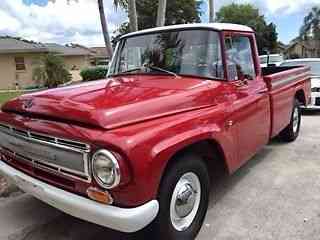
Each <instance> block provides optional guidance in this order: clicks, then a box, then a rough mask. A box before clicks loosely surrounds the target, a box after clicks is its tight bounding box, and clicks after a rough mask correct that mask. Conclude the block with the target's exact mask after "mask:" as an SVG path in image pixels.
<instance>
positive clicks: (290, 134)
mask: <svg viewBox="0 0 320 240" xmlns="http://www.w3.org/2000/svg"><path fill="white" fill-rule="evenodd" d="M300 125H301V107H300V103H299V101H298V100H297V99H295V101H294V105H293V110H292V114H291V120H290V123H289V125H288V126H287V127H286V128H285V129H284V130H283V131H282V132H281V133H280V138H281V139H282V140H283V141H285V142H293V141H294V140H296V139H297V137H298V136H299V133H300Z"/></svg>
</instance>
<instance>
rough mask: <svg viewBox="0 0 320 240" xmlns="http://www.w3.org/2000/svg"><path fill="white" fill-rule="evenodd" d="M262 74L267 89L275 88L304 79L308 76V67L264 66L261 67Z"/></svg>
mask: <svg viewBox="0 0 320 240" xmlns="http://www.w3.org/2000/svg"><path fill="white" fill-rule="evenodd" d="M262 75H263V78H264V80H265V82H266V83H267V86H268V88H269V90H274V89H275V88H278V87H282V86H284V85H285V86H287V85H292V84H296V83H297V82H300V81H305V80H306V79H307V78H309V77H310V68H309V67H303V66H302V67H300V66H293V67H265V68H262Z"/></svg>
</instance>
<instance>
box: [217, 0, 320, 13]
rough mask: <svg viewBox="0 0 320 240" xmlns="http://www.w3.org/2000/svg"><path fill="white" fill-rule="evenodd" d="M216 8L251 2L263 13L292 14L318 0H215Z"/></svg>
mask: <svg viewBox="0 0 320 240" xmlns="http://www.w3.org/2000/svg"><path fill="white" fill-rule="evenodd" d="M215 2H216V8H217V10H219V9H220V8H221V7H222V6H224V5H227V4H231V3H252V4H254V5H255V6H257V7H259V9H260V10H261V11H262V12H263V13H265V14H284V15H289V14H294V13H299V12H300V13H301V12H306V11H308V10H310V9H311V7H312V6H315V5H319V4H320V0H215Z"/></svg>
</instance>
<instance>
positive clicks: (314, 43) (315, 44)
mask: <svg viewBox="0 0 320 240" xmlns="http://www.w3.org/2000/svg"><path fill="white" fill-rule="evenodd" d="M296 45H301V46H303V47H304V48H306V49H310V50H313V49H317V48H319V41H318V40H299V39H295V40H294V41H292V42H291V43H290V45H289V46H288V48H287V50H289V49H291V48H293V47H295V46H296Z"/></svg>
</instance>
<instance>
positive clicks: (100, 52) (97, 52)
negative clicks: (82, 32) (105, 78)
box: [90, 47, 110, 58]
mask: <svg viewBox="0 0 320 240" xmlns="http://www.w3.org/2000/svg"><path fill="white" fill-rule="evenodd" d="M90 50H91V51H92V52H93V54H94V56H95V57H97V58H110V56H109V54H108V51H107V49H106V48H105V47H92V48H90Z"/></svg>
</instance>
